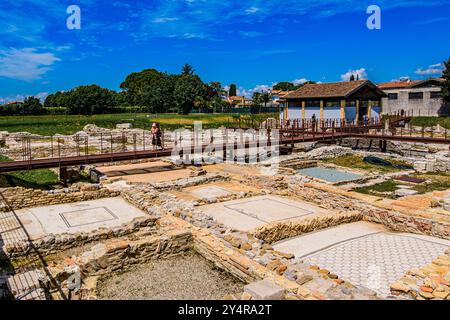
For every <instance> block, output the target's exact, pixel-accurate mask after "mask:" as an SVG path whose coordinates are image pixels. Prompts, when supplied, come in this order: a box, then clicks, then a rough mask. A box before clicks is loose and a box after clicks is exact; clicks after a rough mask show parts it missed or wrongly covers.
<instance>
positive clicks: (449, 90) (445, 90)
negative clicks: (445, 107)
mask: <svg viewBox="0 0 450 320" xmlns="http://www.w3.org/2000/svg"><path fill="white" fill-rule="evenodd" d="M444 66H445V70H444V71H443V72H442V78H443V79H444V81H443V82H442V84H441V87H442V96H443V97H444V100H445V101H446V102H450V58H449V59H448V60H447V61H445V62H444Z"/></svg>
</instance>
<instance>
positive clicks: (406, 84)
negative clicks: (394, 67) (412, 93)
mask: <svg viewBox="0 0 450 320" xmlns="http://www.w3.org/2000/svg"><path fill="white" fill-rule="evenodd" d="M430 80H434V81H443V79H441V78H435V79H427V80H407V81H392V82H386V83H380V84H379V85H378V88H380V89H381V90H386V89H405V88H413V87H415V86H418V85H420V84H422V83H425V82H428V81H430Z"/></svg>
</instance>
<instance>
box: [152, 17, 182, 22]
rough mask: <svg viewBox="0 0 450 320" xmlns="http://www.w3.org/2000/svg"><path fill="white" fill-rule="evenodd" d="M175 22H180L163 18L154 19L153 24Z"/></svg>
mask: <svg viewBox="0 0 450 320" xmlns="http://www.w3.org/2000/svg"><path fill="white" fill-rule="evenodd" d="M173 21H178V18H167V17H162V18H156V19H153V22H155V23H166V22H173Z"/></svg>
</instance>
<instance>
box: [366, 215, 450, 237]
mask: <svg viewBox="0 0 450 320" xmlns="http://www.w3.org/2000/svg"><path fill="white" fill-rule="evenodd" d="M364 220H367V221H370V222H375V223H380V224H383V225H385V226H386V227H388V228H389V229H391V230H393V231H397V232H408V233H415V234H424V235H428V236H433V237H437V238H441V239H447V240H450V228H449V226H448V225H447V224H443V223H440V222H438V221H434V220H431V219H425V218H419V217H413V216H407V215H405V214H401V213H399V212H395V211H383V210H367V211H366V212H364Z"/></svg>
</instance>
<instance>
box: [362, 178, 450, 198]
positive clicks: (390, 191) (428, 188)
mask: <svg viewBox="0 0 450 320" xmlns="http://www.w3.org/2000/svg"><path fill="white" fill-rule="evenodd" d="M411 177H414V178H419V179H426V180H427V181H426V182H424V183H420V184H406V183H402V182H399V181H395V180H388V181H384V182H382V183H379V184H375V185H373V186H367V187H359V188H355V189H353V191H355V192H359V193H363V194H368V195H372V196H378V197H384V198H389V199H396V198H397V197H396V196H395V195H394V192H395V190H397V189H398V188H399V187H400V186H402V185H409V186H411V187H412V190H415V191H417V192H418V193H419V194H425V193H429V192H433V191H445V190H448V189H450V174H448V173H435V174H433V173H431V174H414V175H411Z"/></svg>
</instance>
